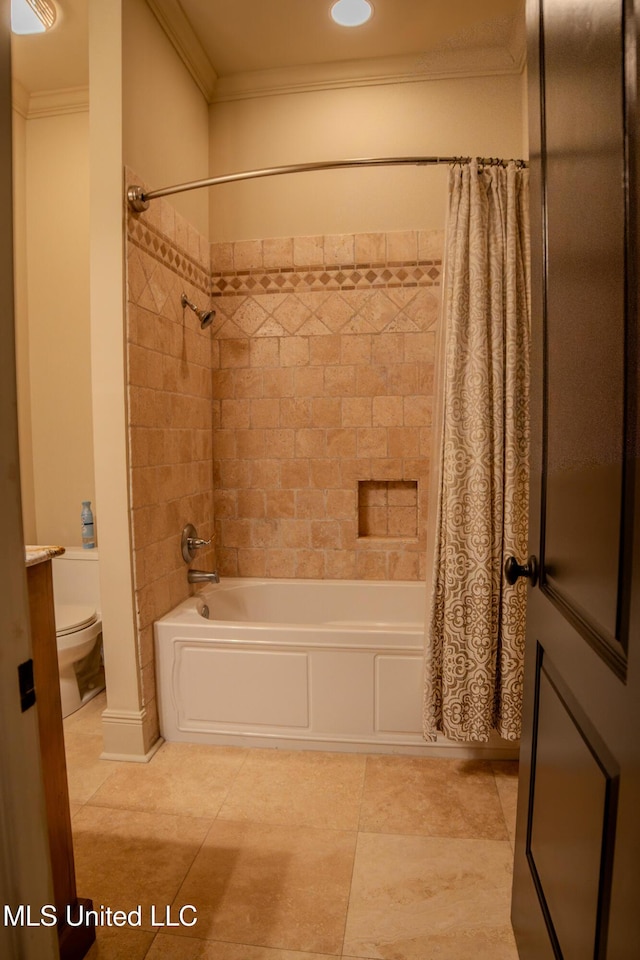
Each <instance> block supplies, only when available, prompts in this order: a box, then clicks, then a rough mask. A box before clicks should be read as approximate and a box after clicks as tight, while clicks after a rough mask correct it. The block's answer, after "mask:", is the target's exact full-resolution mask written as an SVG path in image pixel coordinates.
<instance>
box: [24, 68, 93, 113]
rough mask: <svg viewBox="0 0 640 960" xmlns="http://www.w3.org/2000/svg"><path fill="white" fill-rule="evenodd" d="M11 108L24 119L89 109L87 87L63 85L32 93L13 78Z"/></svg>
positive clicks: (82, 111)
mask: <svg viewBox="0 0 640 960" xmlns="http://www.w3.org/2000/svg"><path fill="white" fill-rule="evenodd" d="M11 101H12V105H13V109H14V110H15V111H16V113H19V114H20V116H21V117H24V119H25V120H39V119H41V118H42V117H59V116H63V115H64V114H67V113H87V112H88V111H89V87H64V88H62V89H61V90H39V91H35V92H34V93H29V91H28V90H27V89H26V87H24V86H23V85H22V84H21V83H20V81H19V80H16V79H15V78H14V80H13V85H12V97H11Z"/></svg>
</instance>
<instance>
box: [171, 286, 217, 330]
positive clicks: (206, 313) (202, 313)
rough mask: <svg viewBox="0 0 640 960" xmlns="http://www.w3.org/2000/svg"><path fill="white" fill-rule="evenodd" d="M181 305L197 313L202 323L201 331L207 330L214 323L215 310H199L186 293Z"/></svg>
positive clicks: (182, 297) (183, 295)
mask: <svg viewBox="0 0 640 960" xmlns="http://www.w3.org/2000/svg"><path fill="white" fill-rule="evenodd" d="M180 303H181V304H182V306H183V308H184V307H189V308H190V309H191V310H193V312H194V313H195V315H196V317H197V318H198V320H199V321H200V329H201V330H206V329H207V327H208V326H210V325H211V323H212V322H213V318H214V317H215V315H216V312H215V310H198V308H197V307H196V305H195V303H191V300H189V298H188V297H187V295H186V293H183V294H182V296H181V297H180Z"/></svg>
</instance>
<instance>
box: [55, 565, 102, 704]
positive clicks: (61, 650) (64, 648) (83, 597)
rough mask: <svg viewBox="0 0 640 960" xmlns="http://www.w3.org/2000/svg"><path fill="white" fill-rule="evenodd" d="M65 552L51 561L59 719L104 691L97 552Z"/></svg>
mask: <svg viewBox="0 0 640 960" xmlns="http://www.w3.org/2000/svg"><path fill="white" fill-rule="evenodd" d="M87 553H88V551H84V550H82V549H81V548H80V549H78V548H74V547H70V548H67V549H66V551H65V553H64V554H63V555H62V556H61V557H56V558H55V559H54V560H53V596H54V605H55V617H56V644H57V648H58V672H59V675H60V698H61V702H62V716H63V717H68V716H69V714H71V713H73V712H74V711H75V710H78V709H79V707H81V706H82V705H83V704H84V703H87V701H89V700H91V698H92V697H95V695H96V694H97V693H100V691H101V690H104V669H103V666H102V621H101V619H100V613H99V607H100V603H99V597H100V594H99V581H98V557H97V552H96V551H94V550H92V551H91V553H90V554H89V555H87Z"/></svg>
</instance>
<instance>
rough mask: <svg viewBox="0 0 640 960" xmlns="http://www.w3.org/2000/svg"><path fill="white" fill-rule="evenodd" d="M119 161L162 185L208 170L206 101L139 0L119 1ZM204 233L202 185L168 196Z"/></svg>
mask: <svg viewBox="0 0 640 960" xmlns="http://www.w3.org/2000/svg"><path fill="white" fill-rule="evenodd" d="M122 14H123V30H122V38H123V51H122V55H123V109H122V128H123V131H122V132H123V144H124V161H125V163H126V164H127V165H128V166H129V167H131V168H132V169H133V170H136V171H137V172H138V173H139V174H140V176H142V177H144V178H145V181H146V185H147V186H149V187H151V188H153V187H156V188H158V187H165V186H168V185H169V184H173V183H182V182H184V181H187V180H198V179H201V178H203V177H206V176H208V159H209V144H208V107H207V103H206V101H205V99H204V97H203V95H202V93H201V92H200V90H199V89H198V87H197V86H196V84H195V82H194V80H193V79H192V78H191V75H190V74H189V72H188V70H187V68H186V67H185V66H184V64H183V63H182V61H181V60H180V58H179V57H178V55H177V53H176V51H175V50H174V48H173V46H172V45H171V43H170V42H169V40H168V39H167V37H166V35H165V34H164V33H163V31H162V28H161V27H160V25H159V23H158V21H157V20H156V18H155V17H154V15H153V13H152V12H151V10H150V9H149V7H148V6H147V4H146V3H145V2H144V0H127V2H126V3H123V10H122ZM171 203H172V204H173V206H174V207H175V209H176V210H177V211H178V212H179V213H181V214H182V215H183V216H184V217H186V218H187V220H189V221H190V222H191V223H192V224H193V225H194V227H196V229H197V230H198V231H199V232H200V233H202V234H204V235H205V236H208V234H209V211H208V198H207V195H206V191H198V192H195V193H186V194H181V195H179V196H175V197H172V198H171Z"/></svg>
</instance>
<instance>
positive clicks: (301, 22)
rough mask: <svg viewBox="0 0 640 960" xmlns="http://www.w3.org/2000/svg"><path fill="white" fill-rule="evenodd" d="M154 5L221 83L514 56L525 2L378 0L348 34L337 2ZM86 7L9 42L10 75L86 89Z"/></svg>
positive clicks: (64, 4)
mask: <svg viewBox="0 0 640 960" xmlns="http://www.w3.org/2000/svg"><path fill="white" fill-rule="evenodd" d="M106 2H108V0H106ZM125 2H126V0H125ZM148 2H149V5H150V7H151V8H152V9H154V11H155V12H156V15H158V13H160V14H162V13H163V12H168V13H169V14H171V16H172V17H174V18H175V17H176V16H178V17H182V18H183V19H184V17H183V14H184V15H186V20H187V21H188V22H189V24H190V26H191V28H192V31H193V34H194V35H195V37H197V39H198V40H199V43H200V46H201V47H202V50H203V51H204V54H206V58H208V61H209V63H210V65H211V67H212V75H213V73H214V72H215V74H216V75H217V76H218V77H220V78H227V77H230V76H233V75H237V74H243V73H246V72H249V71H258V70H271V69H275V68H290V67H294V66H301V65H319V64H335V63H339V62H345V61H358V60H369V59H374V58H375V59H378V58H386V57H399V56H407V55H412V56H418V57H419V56H420V55H421V54H422V55H424V56H425V57H428V56H429V55H430V54H433V53H438V52H446V53H457V54H459V55H461V56H463V55H464V52H465V51H468V52H472V51H474V50H477V49H479V48H505V49H509V50H510V51H511V54H512V53H513V44H514V36H515V35H516V33H517V30H516V28H517V26H518V25H519V24H521V23H522V20H523V17H524V0H372V2H373V4H374V11H375V12H374V16H373V17H372V19H371V20H370V21H369V23H368V24H366V25H364V26H363V27H359V28H352V29H345V28H342V27H338V26H337V25H336V24H334V23H333V21H332V20H331V19H330V17H329V8H330V6H331V2H332V0H148ZM87 3H88V0H56V4H57V6H58V9H59V21H58V23H57V25H56V27H55V28H54V29H53V30H52V31H51V32H50V33H49V34H43V35H39V36H34V37H14V38H13V44H12V56H13V64H14V75H15V76H16V77H17V78H18V80H19V81H20V82H21V83H22V84H23V86H24V87H25V88H26V89H27V91H29V92H36V91H45V90H61V89H65V88H70V87H82V86H86V85H87V84H88V78H89V64H88V27H87ZM159 19H161V22H162V17H159Z"/></svg>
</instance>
